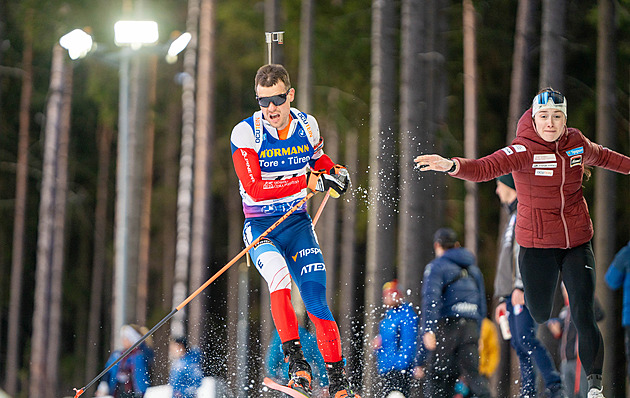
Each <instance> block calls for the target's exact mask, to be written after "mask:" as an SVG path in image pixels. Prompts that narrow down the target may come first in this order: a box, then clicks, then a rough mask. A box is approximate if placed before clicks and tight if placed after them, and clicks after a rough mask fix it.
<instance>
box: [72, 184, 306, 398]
mask: <svg viewBox="0 0 630 398" xmlns="http://www.w3.org/2000/svg"><path fill="white" fill-rule="evenodd" d="M313 195H315V192H313V191H311V192H309V193H308V194H307V195H306V196H305V197H304V198H302V199H301V200H300V201H299V202H297V203H296V204H295V205H293V207H291V208H290V209H289V211H287V212H286V213H285V214H284V215H283V216H282V217H280V218H279V219H278V220H277V221H276V222H275V223H273V225H271V226H270V227H269V228H267V229H266V230H265V232H263V233H262V234H261V235H260V236H259V237H258V238H256V239H254V241H252V243H250V244H249V245H248V246H247V247H246V248H244V249H243V250H241V252H240V253H238V254H237V255H236V256H235V257H234V258H233V259H232V260H230V262H229V263H227V264H225V265H224V266H223V268H221V269H220V270H219V271H217V273H215V274H214V275H212V276H211V277H210V279H208V280H207V281H206V282H205V283H204V284H203V285H201V286H200V287H199V288H198V289H197V290H195V291H194V292H193V293H192V294H191V295H190V296H188V298H186V300H184V301H182V303H181V304H180V305H178V306H177V307H175V308H173V310H172V311H171V312H169V313H168V315H166V316H165V317H164V318H162V320H161V321H160V322H158V323H157V324H156V325H155V326H153V328H151V330H149V331H148V332H147V333H146V334H145V335H144V336H142V337H141V338H140V340H138V341H137V342H136V343H135V344H134V345H132V346H131V347H129V348H128V349H127V350H126V351H125V352H123V353H122V355H121V356H120V357H118V359H116V360H115V361H114V362H113V363H112V364H111V365H109V366H108V367H107V368H105V369H104V370H103V371H102V372H101V373H99V374H98V376H96V377H95V378H93V379H92V381H90V382H89V383H88V384H86V385H85V387H81V388H80V389H76V388H75V389H74V391H76V393H75V395H74V398H78V397H79V396H81V395H82V394H83V393H84V392H85V390H87V389H88V388H90V387H91V386H92V385H93V384H94V383H96V381H97V380H98V379H100V378H101V377H103V375H105V374H106V373H107V372H109V371H110V370H111V368H113V367H114V366H115V365H116V364H117V363H118V362H120V361H122V360H123V358H125V357H126V356H127V355H129V353H130V352H131V351H133V350H134V349H135V348H136V347H138V346H139V345H140V344H141V343H142V342H143V341H144V340H146V339H147V338H148V337H149V336H151V335H152V334H153V333H155V331H156V330H158V329H159V328H160V327H161V326H162V325H164V324H165V323H166V322H168V321H169V320H170V319H171V318H172V317H173V316H174V315H175V314H176V313H177V311H179V310H181V309H182V308H184V307H185V306H186V305H187V304H188V303H189V302H190V301H191V300H192V299H194V298H195V297H197V295H198V294H199V293H201V292H202V291H203V290H204V289H205V288H207V287H208V286H209V285H210V284H211V283H212V282H214V281H215V280H216V279H217V278H218V277H219V276H221V274H223V273H224V272H225V271H227V270H228V268H230V267H231V266H232V265H234V264H235V263H236V262H237V261H238V259H240V258H241V257H243V255H244V254H245V253H247V252H248V251H249V250H250V249H251V248H253V247H254V246H255V245H256V244H257V243H258V242H260V240H261V239H262V238H264V237H265V236H267V235H268V234H269V233H270V232H271V231H273V230H274V229H276V227H277V226H278V225H280V224H281V223H282V222H283V221H284V220H286V219H287V218H288V217H289V216H290V215H291V214H293V213H294V212H295V211H296V210H297V209H299V208H300V207H301V206H302V205H303V204H304V203H306V201H307V200H309V199H310V198H311V197H313Z"/></svg>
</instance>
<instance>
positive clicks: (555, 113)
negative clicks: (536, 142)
mask: <svg viewBox="0 0 630 398" xmlns="http://www.w3.org/2000/svg"><path fill="white" fill-rule="evenodd" d="M566 121H567V119H566V118H565V117H564V113H562V111H559V110H557V109H551V108H549V109H541V110H540V111H538V112H537V113H536V116H534V127H535V128H536V132H537V133H538V135H539V136H540V138H542V139H543V140H545V141H547V142H554V141H556V140H557V139H558V138H560V136H561V135H562V133H564V128H565V123H566Z"/></svg>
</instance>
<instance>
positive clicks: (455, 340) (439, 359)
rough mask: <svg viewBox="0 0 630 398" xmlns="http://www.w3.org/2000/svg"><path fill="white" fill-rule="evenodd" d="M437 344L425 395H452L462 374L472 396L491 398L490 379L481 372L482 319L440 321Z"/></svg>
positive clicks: (429, 368) (431, 360)
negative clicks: (480, 321) (480, 340)
mask: <svg viewBox="0 0 630 398" xmlns="http://www.w3.org/2000/svg"><path fill="white" fill-rule="evenodd" d="M435 338H436V341H437V346H436V348H435V350H434V351H431V352H430V354H429V366H428V373H427V377H426V389H425V396H427V397H434V398H441V397H449V398H450V397H452V396H453V394H454V392H455V382H456V381H457V379H458V378H459V377H462V378H463V379H464V380H465V382H466V384H468V387H469V388H470V392H471V395H472V396H475V397H484V398H485V397H490V391H489V390H488V380H486V378H485V377H483V376H482V375H480V374H479V322H477V321H476V320H472V319H465V318H455V319H451V318H449V319H442V320H440V321H438V327H437V328H436V333H435Z"/></svg>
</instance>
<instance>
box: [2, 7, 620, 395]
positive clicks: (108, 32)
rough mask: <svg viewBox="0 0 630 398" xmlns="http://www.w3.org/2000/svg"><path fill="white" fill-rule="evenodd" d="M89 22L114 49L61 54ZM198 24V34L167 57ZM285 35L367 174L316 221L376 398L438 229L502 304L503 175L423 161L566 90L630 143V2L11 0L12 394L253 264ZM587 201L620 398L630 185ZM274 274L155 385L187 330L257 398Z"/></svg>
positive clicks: (461, 149) (6, 33) (222, 300)
mask: <svg viewBox="0 0 630 398" xmlns="http://www.w3.org/2000/svg"><path fill="white" fill-rule="evenodd" d="M123 19H141V20H155V21H157V22H158V25H159V33H160V39H159V42H158V44H156V45H154V46H151V47H142V48H140V49H129V48H126V49H125V48H120V47H117V46H116V45H115V44H114V31H113V26H114V23H115V22H116V21H117V20H123ZM75 28H81V29H84V30H86V31H88V32H89V33H90V34H91V35H92V37H93V39H94V41H95V47H94V48H93V49H92V51H91V52H90V53H88V54H87V55H86V56H85V57H84V58H81V59H78V60H74V61H72V60H70V58H69V57H68V53H67V52H66V51H65V50H63V49H61V48H60V47H59V45H58V41H59V38H60V37H61V36H63V35H64V34H66V33H68V32H70V31H71V30H73V29H75ZM185 31H187V32H190V33H191V34H192V37H193V39H192V41H191V43H190V44H189V45H188V47H187V48H186V49H185V50H184V52H183V53H182V54H180V56H179V59H178V60H177V61H176V62H175V63H167V62H166V61H165V58H164V55H165V53H166V49H167V48H168V45H169V44H170V42H171V41H172V39H173V38H175V37H177V35H178V32H185ZM273 31H283V32H284V42H283V44H278V43H277V42H276V43H272V48H273V61H274V62H277V63H282V64H284V65H285V66H286V67H287V69H288V70H289V73H290V74H291V78H292V85H293V86H294V87H295V88H296V90H297V100H296V102H295V103H294V106H296V107H297V108H299V109H300V110H303V111H307V112H308V113H312V114H313V115H315V117H316V118H317V119H318V121H319V124H320V128H321V131H322V135H323V137H324V138H325V140H326V147H325V152H326V153H328V154H329V155H330V156H331V158H332V159H333V160H335V161H337V162H339V163H343V164H346V165H347V166H348V169H349V170H350V171H351V176H352V183H353V186H352V188H351V189H350V191H349V192H348V193H347V194H346V195H345V196H343V197H342V198H340V199H337V200H332V199H331V200H330V201H328V203H327V204H326V207H325V208H324V212H323V215H322V218H321V220H320V221H319V223H318V224H317V228H316V230H317V233H318V236H319V239H320V243H321V246H322V250H323V252H324V256H325V259H326V266H327V270H328V296H329V303H330V305H331V307H332V309H333V313H334V314H335V317H336V319H337V320H338V322H339V324H340V329H341V332H342V336H343V337H344V341H343V343H344V355H345V356H346V358H347V360H348V367H349V372H350V376H351V378H352V381H353V382H354V383H356V384H357V385H358V386H361V390H362V393H363V394H364V395H363V396H364V397H365V396H367V397H369V396H372V395H371V394H372V389H373V385H374V383H375V379H374V377H375V375H374V365H373V358H372V355H371V349H370V348H369V342H370V341H371V339H372V338H373V336H374V335H375V333H376V332H377V324H378V321H379V319H380V316H381V313H382V311H381V286H382V285H383V283H384V282H386V281H388V280H390V279H392V278H398V280H399V281H400V283H401V284H402V286H404V288H405V290H406V293H407V294H408V298H407V299H408V300H409V301H411V302H413V304H414V305H416V306H419V305H420V294H419V293H420V289H421V280H422V273H423V270H424V267H425V265H426V264H427V263H428V262H429V261H430V260H431V259H432V258H433V251H432V246H431V243H432V235H433V232H434V231H435V230H436V229H437V228H439V227H442V226H450V227H452V228H454V229H455V230H456V231H457V232H458V233H459V235H460V237H461V240H462V243H463V244H465V245H466V246H467V247H469V248H470V249H471V250H473V251H474V252H475V253H476V254H477V255H478V260H479V265H480V267H481V269H482V271H483V272H484V276H485V281H486V290H487V293H488V300H489V303H491V301H492V293H493V292H492V286H493V285H492V283H493V280H494V273H495V260H496V251H497V239H498V233H499V232H498V231H500V230H501V228H502V223H503V221H504V220H503V216H502V212H501V209H500V205H499V201H498V199H497V198H496V196H495V194H494V189H495V183H494V182H493V181H490V182H487V183H481V184H468V183H463V182H462V181H459V180H456V179H453V178H450V177H447V176H445V175H441V174H440V175H437V174H433V173H425V174H422V175H420V174H419V173H417V172H416V171H414V170H413V168H412V159H413V157H414V156H415V155H417V154H420V153H433V152H437V153H441V154H443V155H445V156H467V157H480V156H483V155H486V154H489V153H491V152H493V151H494V150H496V149H498V148H501V147H502V146H504V145H506V143H509V142H510V141H511V139H512V138H513V136H514V132H515V124H516V120H517V119H518V117H519V116H520V115H521V114H522V112H524V111H525V110H526V109H527V108H528V107H529V103H530V102H529V101H531V98H532V97H533V95H534V94H535V93H536V92H537V91H538V89H539V88H541V87H545V86H553V87H554V88H556V89H558V90H560V91H562V92H563V93H564V94H565V95H566V96H567V100H568V124H569V126H572V127H576V128H579V129H580V130H581V131H582V132H583V133H584V134H585V135H586V136H587V137H588V138H590V139H591V140H593V141H595V142H597V143H600V144H602V145H605V146H608V147H610V148H611V149H614V150H616V151H618V152H622V153H625V154H629V153H630V133H629V131H630V124H629V120H628V117H629V110H630V103H629V101H628V98H629V93H630V80H629V77H630V67H629V66H628V65H630V62H629V61H630V1H628V0H617V1H611V0H599V1H597V2H593V1H587V0H543V1H533V0H519V1H510V0H474V1H473V0H463V1H448V0H396V1H393V0H373V1H368V0H322V1H317V2H316V1H315V0H282V1H280V0H264V1H251V0H230V1H219V0H133V1H132V0H122V1H120V0H119V1H111V0H108V1H103V0H92V1H89V2H86V1H81V0H47V1H41V0H37V1H36V0H19V1H18V0H15V1H8V0H0V218H1V219H3V220H5V221H6V222H3V223H1V224H0V275H2V276H1V277H0V386H2V387H3V389H4V390H5V391H7V392H8V393H9V394H10V395H11V396H15V397H27V396H30V397H57V396H63V395H72V394H73V393H72V387H80V386H83V385H85V384H86V383H87V382H88V381H90V380H91V379H92V378H93V377H95V376H96V375H97V374H98V373H99V372H100V371H101V370H102V369H103V367H104V363H105V361H106V359H107V357H108V355H109V353H110V352H111V351H112V350H113V349H115V348H118V344H119V342H118V341H117V330H118V329H119V328H120V326H121V325H122V324H123V323H136V324H143V325H146V326H147V327H149V328H150V327H152V326H153V325H155V324H156V323H158V322H159V321H160V320H161V319H162V318H163V317H165V316H166V315H167V314H169V312H170V311H171V310H172V309H173V308H175V307H176V306H178V305H179V304H180V303H181V302H182V301H183V300H184V299H185V298H186V297H187V296H188V295H189V294H191V293H192V292H193V291H195V289H197V288H198V287H199V286H201V285H202V284H203V283H204V282H205V281H206V280H207V279H208V278H209V277H210V276H212V275H213V274H215V272H217V271H219V270H220V269H221V268H222V267H223V266H224V265H225V264H226V263H228V261H230V259H232V258H233V256H235V255H236V254H237V253H239V251H241V250H242V248H243V247H244V246H243V243H242V239H241V228H242V222H243V215H242V209H241V204H240V197H239V195H238V183H237V180H236V176H235V173H234V171H233V167H232V161H231V150H230V143H229V137H230V132H231V129H232V127H233V126H234V125H235V124H236V123H238V122H239V121H240V120H242V119H244V118H245V117H248V116H249V115H251V114H252V113H253V112H254V111H255V110H257V109H258V108H257V104H256V101H255V96H254V91H253V78H254V74H255V72H256V70H257V68H258V67H259V66H261V65H262V64H264V63H266V62H267V61H266V60H267V56H268V52H267V51H268V49H267V43H266V42H265V32H273ZM125 62H128V66H129V67H128V68H125V67H124V65H126V64H125ZM127 72H128V73H129V76H128V77H129V79H128V82H127V83H128V84H127V85H121V84H120V82H121V79H122V78H123V77H124V76H123V74H124V73H127ZM123 82H124V80H123ZM123 90H128V94H127V96H126V97H123V96H122V95H121V92H123ZM123 98H124V99H125V100H127V101H128V103H127V105H128V106H126V107H123V106H122V105H121V104H120V101H121V100H122V99H123ZM120 110H124V111H125V114H126V115H127V119H122V118H121V113H120ZM123 120H124V121H126V122H127V124H128V125H127V127H126V129H127V130H128V133H127V135H123V134H121V131H124V130H121V123H122V122H121V121H123ZM122 139H124V140H125V141H124V142H126V143H127V145H124V147H122V146H121V145H120V144H121V140H122ZM121 150H122V152H121ZM125 154H126V157H125V156H124V155H125ZM123 181H125V185H122V184H123ZM121 186H124V187H126V188H125V189H126V191H125V192H126V195H125V194H124V193H121ZM584 190H585V194H586V197H587V201H588V203H589V205H590V209H591V214H592V217H593V220H594V223H595V228H596V232H595V238H594V249H595V254H596V257H597V262H598V264H597V266H598V268H597V274H598V280H597V291H596V295H597V296H598V298H599V300H600V301H601V302H602V303H603V304H604V308H605V309H606V314H607V316H606V319H605V320H604V321H603V322H602V324H601V325H600V326H601V328H602V331H603V333H604V340H605V345H606V347H607V350H606V362H605V369H604V385H605V388H606V391H607V395H608V394H610V396H615V397H619V396H623V394H624V391H625V381H624V380H625V372H624V369H625V364H624V359H623V347H624V345H623V337H622V334H621V325H620V319H621V317H620V313H621V310H620V294H619V293H618V292H611V291H610V290H609V289H608V288H607V287H606V285H605V283H604V282H603V275H604V273H605V271H606V269H607V267H608V264H609V263H610V261H611V260H612V258H613V256H614V254H615V253H616V252H617V250H619V249H620V248H621V247H622V246H623V245H625V244H626V242H627V241H628V239H630V209H629V206H628V204H629V200H628V198H629V197H630V183H629V181H628V177H627V176H621V175H616V174H613V173H609V172H606V171H602V170H594V173H593V177H592V178H591V179H590V180H589V181H586V182H585V184H584ZM318 196H319V197H318ZM318 196H316V197H315V198H314V199H313V200H312V201H311V202H312V203H310V208H311V214H312V215H313V214H314V212H315V211H316V210H317V209H318V207H319V204H320V203H321V200H322V198H321V196H322V195H318ZM125 209H126V210H125ZM122 225H124V226H125V228H122V227H121V226H122ZM260 280H261V278H260V277H259V276H258V274H257V272H256V271H255V269H253V268H248V267H247V265H245V260H244V258H243V259H241V260H240V261H239V262H238V263H237V264H236V265H234V266H233V267H231V268H230V269H229V270H228V271H227V272H226V273H225V275H223V276H221V277H219V278H218V279H217V280H216V282H214V283H212V284H211V285H210V286H209V287H208V288H207V289H205V290H204V291H203V292H202V293H201V294H199V296H197V297H196V298H195V299H194V300H193V301H191V303H190V304H189V305H188V306H186V307H185V309H184V310H183V311H180V312H181V313H178V314H177V315H176V316H175V317H174V318H173V319H172V320H171V321H170V322H169V323H168V324H167V325H165V326H164V327H162V328H160V329H159V330H158V332H157V333H156V334H155V335H154V336H153V340H154V341H153V346H154V349H155V352H156V368H155V369H154V379H153V383H154V384H164V383H166V381H167V374H168V373H167V372H168V349H167V340H168V338H169V336H170V335H181V334H183V333H185V334H187V335H188V337H189V339H190V340H191V341H192V342H193V343H194V344H198V345H200V346H201V347H202V348H203V351H204V353H205V360H204V366H205V370H206V372H207V374H209V375H214V376H217V377H221V378H223V379H225V380H226V381H227V383H228V386H229V387H230V389H231V390H232V391H233V393H234V395H235V396H239V397H240V396H258V395H259V387H258V386H260V378H261V377H262V373H263V372H260V371H259V370H260V369H261V366H262V365H261V364H262V362H261V361H262V359H261V358H262V356H263V355H264V352H265V349H266V346H267V344H268V341H269V336H270V333H271V330H272V328H273V323H272V320H271V315H270V313H269V304H268V297H267V295H268V293H267V291H266V286H264V285H261V283H260ZM296 302H297V301H296ZM490 308H493V307H490ZM558 309H559V307H558ZM541 329H542V328H541ZM551 343H553V342H551ZM504 349H505V346H504ZM504 362H505V361H504ZM501 369H502V370H501V371H500V372H502V374H503V375H504V376H497V377H496V380H494V381H493V383H494V385H495V391H496V393H497V396H507V394H508V393H509V392H508V391H509V390H510V388H512V389H513V388H514V387H511V386H510V383H509V382H506V380H509V376H505V374H508V373H509V371H510V369H509V360H508V364H507V365H505V364H504V365H502V367H501ZM512 372H514V370H513V369H512ZM515 375H517V373H513V377H516V376H515ZM506 377H507V379H506ZM501 380H503V382H502V381H501ZM512 384H513V383H512ZM92 392H93V391H88V394H91V393H92ZM243 394H245V395H243Z"/></svg>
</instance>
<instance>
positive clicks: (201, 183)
mask: <svg viewBox="0 0 630 398" xmlns="http://www.w3.org/2000/svg"><path fill="white" fill-rule="evenodd" d="M215 8H216V5H215V1H214V0H202V1H201V9H200V19H199V51H198V57H199V61H198V69H197V72H198V77H197V86H196V87H197V100H196V103H197V107H196V119H195V126H196V128H195V163H194V172H193V175H194V184H193V186H194V189H193V221H192V240H191V252H190V255H191V256H190V286H189V287H190V290H191V291H193V290H196V289H197V288H198V287H199V286H201V285H202V284H203V283H204V282H205V281H206V270H208V267H209V265H210V264H209V261H208V253H209V251H210V242H211V241H210V239H211V235H210V226H211V225H212V209H211V207H210V203H211V191H210V181H211V180H210V176H211V175H212V159H213V156H212V148H213V144H214V129H215V126H214V125H215V120H214V85H215V67H214V62H213V61H212V57H213V55H214V51H215V41H214V34H215V29H216V28H215V19H216V18H215V14H216V9H215ZM204 313H205V303H204V301H203V296H202V297H197V300H195V301H193V302H191V304H190V317H189V320H190V324H189V334H190V337H191V342H192V343H193V344H196V345H200V344H201V336H202V333H203V326H204V317H203V314H204Z"/></svg>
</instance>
